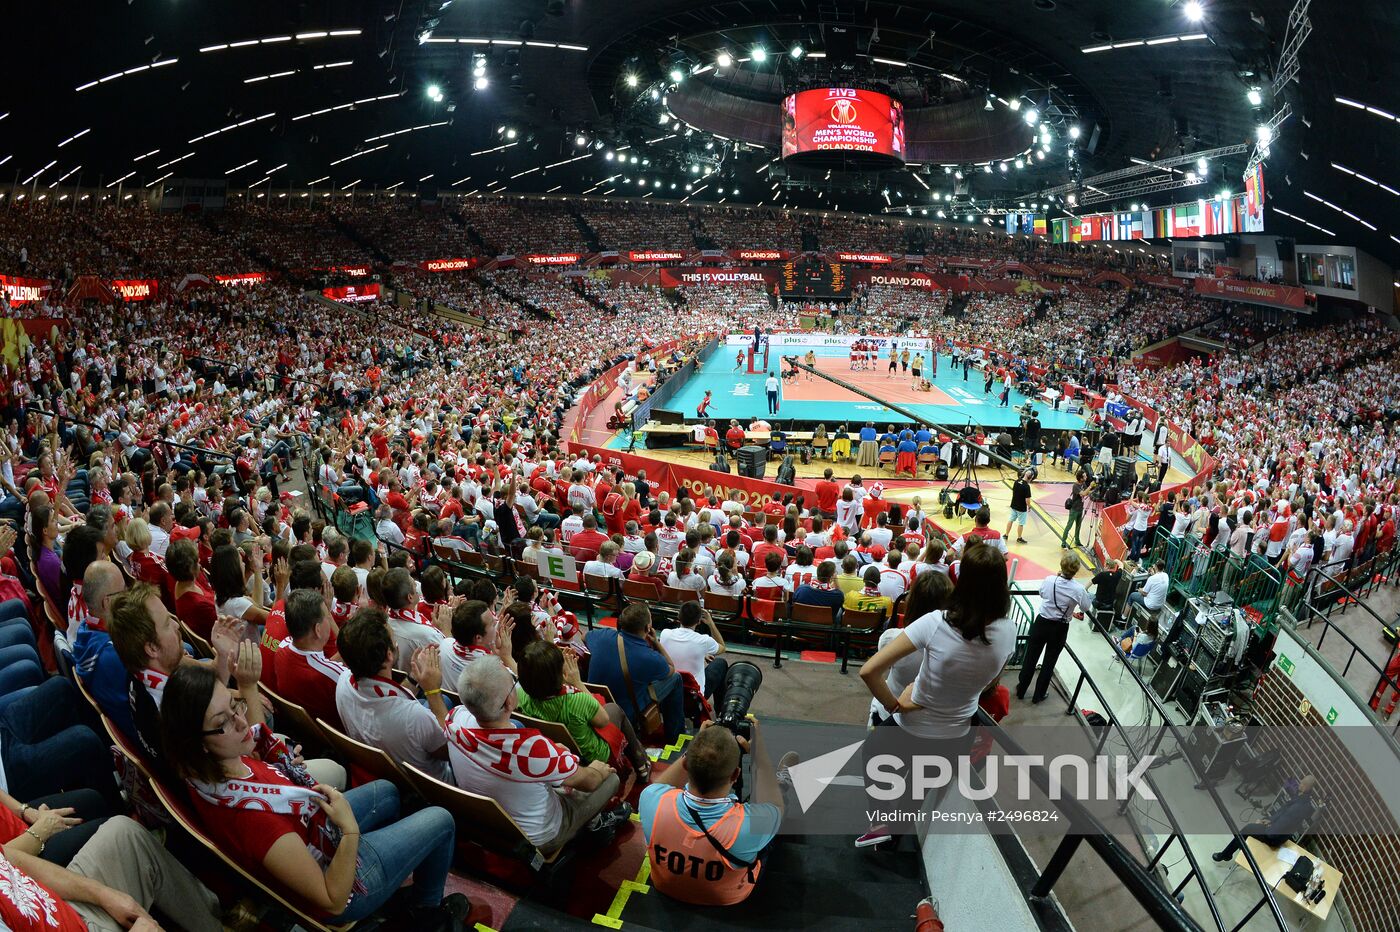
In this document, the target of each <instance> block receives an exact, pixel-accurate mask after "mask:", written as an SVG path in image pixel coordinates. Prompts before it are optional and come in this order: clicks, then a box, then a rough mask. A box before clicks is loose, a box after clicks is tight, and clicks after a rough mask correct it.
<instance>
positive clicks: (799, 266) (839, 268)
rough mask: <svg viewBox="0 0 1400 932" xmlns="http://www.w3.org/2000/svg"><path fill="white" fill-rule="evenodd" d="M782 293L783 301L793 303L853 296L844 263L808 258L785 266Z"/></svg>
mask: <svg viewBox="0 0 1400 932" xmlns="http://www.w3.org/2000/svg"><path fill="white" fill-rule="evenodd" d="M779 290H780V291H781V293H782V296H783V297H784V298H789V299H792V300H803V299H812V298H816V299H819V300H829V299H832V298H835V299H838V300H847V299H849V298H850V296H851V280H850V277H849V275H848V274H847V273H846V269H845V266H843V265H842V264H841V263H839V262H825V261H823V260H821V259H817V258H814V257H807V258H802V259H794V260H792V261H790V262H785V263H783V268H782V275H781V276H780V279H779Z"/></svg>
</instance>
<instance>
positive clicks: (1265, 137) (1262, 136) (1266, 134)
mask: <svg viewBox="0 0 1400 932" xmlns="http://www.w3.org/2000/svg"><path fill="white" fill-rule="evenodd" d="M1254 138H1255V139H1257V140H1259V145H1261V146H1267V145H1268V144H1269V143H1271V142H1273V139H1274V130H1273V128H1272V127H1271V126H1268V125H1267V124H1264V123H1260V124H1259V126H1258V127H1257V128H1255V130H1254Z"/></svg>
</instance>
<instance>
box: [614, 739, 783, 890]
mask: <svg viewBox="0 0 1400 932" xmlns="http://www.w3.org/2000/svg"><path fill="white" fill-rule="evenodd" d="M752 725H753V732H752V739H751V743H746V744H745V745H744V747H745V748H746V749H747V750H748V751H749V752H750V753H751V754H752V755H753V768H752V773H753V780H754V788H753V795H752V800H753V801H751V802H748V803H741V802H739V800H738V798H737V797H736V796H735V795H734V790H733V788H734V784H735V783H736V782H737V781H738V779H739V768H740V762H741V756H740V741H741V740H742V739H738V738H735V736H734V734H733V733H732V732H730V731H729V729H727V728H724V727H720V726H716V725H715V723H714V722H713V721H709V722H706V723H705V724H704V726H703V727H701V729H700V733H699V734H698V735H696V736H695V740H694V741H692V742H690V747H689V748H688V749H687V751H686V754H685V756H684V757H682V758H681V759H680V760H679V761H677V762H676V763H674V764H672V765H671V766H670V767H668V768H666V771H665V772H664V773H662V774H660V775H659V776H657V777H656V778H655V780H656V782H654V783H652V784H651V785H650V786H648V787H647V788H646V789H644V790H642V795H641V799H640V805H639V813H640V815H641V819H642V834H643V836H644V837H645V838H646V841H647V857H648V858H649V859H650V861H651V882H652V883H653V884H655V885H656V888H657V889H658V890H660V891H661V892H662V893H664V894H666V895H667V896H670V897H673V898H675V899H677V900H680V901H681V902H684V903H693V904H695V905H697V906H731V905H733V904H735V903H742V902H743V901H744V900H745V899H747V898H748V896H749V894H751V893H753V891H754V885H755V884H757V883H758V879H759V877H760V876H761V874H762V871H763V858H764V856H765V852H766V851H767V849H768V847H769V845H771V844H772V843H773V839H774V838H776V837H777V834H778V826H779V825H780V824H781V823H782V821H783V797H782V792H781V789H780V786H779V781H780V780H782V779H784V778H785V777H786V775H787V774H786V771H787V768H788V767H791V766H793V765H794V764H796V763H797V755H796V754H794V753H792V752H789V753H787V754H785V755H783V759H782V760H781V761H780V762H779V763H780V765H781V767H780V769H779V770H777V771H774V769H773V765H772V763H771V762H770V761H769V759H768V754H767V752H766V751H765V750H764V748H763V743H762V741H761V739H760V737H759V730H758V723H757V722H753V723H752Z"/></svg>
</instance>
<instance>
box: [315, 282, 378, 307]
mask: <svg viewBox="0 0 1400 932" xmlns="http://www.w3.org/2000/svg"><path fill="white" fill-rule="evenodd" d="M321 294H322V295H324V296H325V297H327V298H330V299H331V300H332V301H339V302H341V303H342V304H363V303H364V302H366V301H378V300H379V282H369V283H367V284H364V285H335V286H333V287H331V288H322V289H321Z"/></svg>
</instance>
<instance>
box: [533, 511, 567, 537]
mask: <svg viewBox="0 0 1400 932" xmlns="http://www.w3.org/2000/svg"><path fill="white" fill-rule="evenodd" d="M561 520H562V519H561V518H560V517H559V516H558V515H556V514H555V513H554V512H552V511H545V510H544V509H543V508H541V509H540V510H539V511H537V512H535V525H536V526H537V527H540V528H543V529H544V530H546V531H550V530H553V529H554V528H557V527H558V526H559V523H560V521H561Z"/></svg>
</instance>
